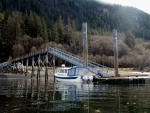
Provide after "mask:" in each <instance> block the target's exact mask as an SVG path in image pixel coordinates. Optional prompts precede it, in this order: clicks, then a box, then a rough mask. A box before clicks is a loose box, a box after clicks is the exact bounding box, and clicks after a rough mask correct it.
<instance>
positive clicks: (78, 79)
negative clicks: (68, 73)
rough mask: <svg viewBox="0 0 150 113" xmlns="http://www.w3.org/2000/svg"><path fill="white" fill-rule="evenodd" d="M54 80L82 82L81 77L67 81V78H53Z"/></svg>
mask: <svg viewBox="0 0 150 113" xmlns="http://www.w3.org/2000/svg"><path fill="white" fill-rule="evenodd" d="M55 80H56V81H58V82H82V81H83V80H82V79H81V77H77V78H75V79H68V78H66V79H65V78H57V77H56V76H55Z"/></svg>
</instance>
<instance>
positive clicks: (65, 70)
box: [59, 69, 67, 73]
mask: <svg viewBox="0 0 150 113" xmlns="http://www.w3.org/2000/svg"><path fill="white" fill-rule="evenodd" d="M59 72H60V73H67V69H61V70H60V71H59Z"/></svg>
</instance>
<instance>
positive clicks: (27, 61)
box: [25, 58, 29, 76]
mask: <svg viewBox="0 0 150 113" xmlns="http://www.w3.org/2000/svg"><path fill="white" fill-rule="evenodd" d="M28 63H29V60H28V58H27V60H26V72H25V76H27V74H28Z"/></svg>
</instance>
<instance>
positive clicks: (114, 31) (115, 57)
mask: <svg viewBox="0 0 150 113" xmlns="http://www.w3.org/2000/svg"><path fill="white" fill-rule="evenodd" d="M113 37H114V68H115V76H116V77H119V74H118V43H117V30H116V29H114V30H113Z"/></svg>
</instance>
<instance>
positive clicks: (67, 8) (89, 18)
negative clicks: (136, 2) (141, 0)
mask: <svg viewBox="0 0 150 113" xmlns="http://www.w3.org/2000/svg"><path fill="white" fill-rule="evenodd" d="M84 21H86V22H87V23H88V35H89V36H90V37H91V38H89V54H91V57H90V58H91V59H93V60H94V59H97V58H96V57H99V59H102V58H103V57H104V56H106V58H107V57H111V56H113V50H112V49H110V48H109V43H110V42H111V41H110V40H109V39H111V38H108V41H107V40H106V42H105V41H104V40H105V39H107V38H106V37H111V36H112V30H113V29H117V30H118V37H119V39H120V42H119V43H120V45H121V48H125V49H123V51H122V49H121V50H120V52H121V53H120V56H119V57H120V59H122V61H123V60H124V59H123V58H125V56H126V57H127V56H128V55H129V52H130V53H131V51H134V50H135V51H137V50H141V49H142V50H141V51H142V53H141V55H143V54H145V53H144V52H143V51H146V50H147V49H149V48H150V46H149V45H150V44H149V43H146V42H144V41H139V39H137V38H141V39H145V40H150V23H149V22H150V15H148V14H147V13H144V12H142V11H140V10H138V9H135V8H132V7H123V6H120V5H106V4H102V3H100V2H97V1H95V0H1V1H0V62H2V61H6V60H8V58H9V57H10V56H11V57H18V56H20V55H22V54H25V53H29V52H31V51H32V52H33V51H36V50H37V49H40V48H41V47H42V45H43V44H45V43H47V44H50V45H51V43H52V42H54V43H55V44H54V45H57V46H59V47H61V48H64V49H67V50H68V51H70V52H73V53H75V54H81V53H82V50H81V49H80V48H82V40H81V37H82V34H81V30H82V29H81V26H82V23H83V22H84ZM97 36H99V37H103V38H94V39H93V37H97ZM98 40H99V41H102V42H103V43H102V42H98ZM137 40H138V41H137ZM109 41H110V42H109ZM49 42H50V43H49ZM139 42H142V44H141V46H142V47H141V46H139V45H138V44H139ZM100 44H101V45H100ZM104 44H106V45H107V44H108V45H107V46H104ZM135 47H136V48H135ZM93 48H95V49H93ZM100 50H102V51H100ZM106 51H108V52H106ZM135 51H134V52H135ZM136 54H139V53H136ZM102 56H103V57H102ZM130 56H131V54H130ZM129 58H131V57H129ZM133 59H134V58H133ZM107 61H108V63H106V65H108V66H109V65H110V64H111V63H110V62H112V59H111V58H110V60H107ZM131 61H132V60H131ZM97 62H99V63H102V62H104V61H102V60H99V61H97ZM120 62H121V60H120ZM121 63H122V64H121V65H122V66H125V67H128V66H133V64H126V63H124V62H121ZM129 63H131V62H130V61H129ZM132 63H133V62H132ZM136 66H137V65H136Z"/></svg>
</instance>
